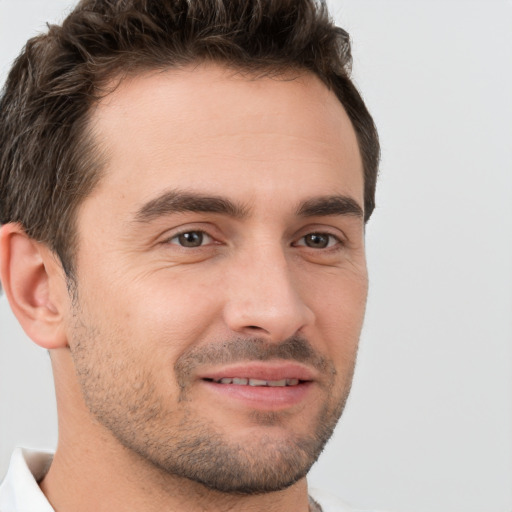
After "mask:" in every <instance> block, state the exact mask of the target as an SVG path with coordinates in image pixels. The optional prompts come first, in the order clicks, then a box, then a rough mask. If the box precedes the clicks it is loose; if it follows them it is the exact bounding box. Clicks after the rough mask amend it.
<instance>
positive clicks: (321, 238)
mask: <svg viewBox="0 0 512 512" xmlns="http://www.w3.org/2000/svg"><path fill="white" fill-rule="evenodd" d="M339 243H340V240H339V239H338V238H337V237H335V236H334V235H330V234H329V233H309V234H308V235H306V236H303V237H302V238H301V239H300V240H299V242H298V243H297V245H302V246H305V247H309V248H311V249H328V248H330V247H333V246H334V245H336V244H339Z"/></svg>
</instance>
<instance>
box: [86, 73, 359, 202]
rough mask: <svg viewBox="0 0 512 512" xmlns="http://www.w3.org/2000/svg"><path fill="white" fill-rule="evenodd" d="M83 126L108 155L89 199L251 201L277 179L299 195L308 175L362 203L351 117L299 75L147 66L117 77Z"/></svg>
mask: <svg viewBox="0 0 512 512" xmlns="http://www.w3.org/2000/svg"><path fill="white" fill-rule="evenodd" d="M92 126H93V131H94V134H95V137H96V140H97V141H98V142H99V144H100V146H102V147H103V148H104V149H105V150H106V151H105V152H106V155H107V164H106V168H105V174H104V178H103V179H102V181H101V182H100V185H99V186H98V189H97V190H96V191H95V192H93V194H92V195H93V196H94V195H95V194H96V195H98V194H100V195H101V194H102V193H117V194H119V193H120V191H123V195H124V198H125V199H127V198H128V197H130V198H131V200H132V202H136V201H139V200H140V201H143V200H147V199H149V198H151V196H152V195H154V194H156V193H157V192H159V191H161V190H162V189H164V188H187V189H192V190H196V189H197V190H198V191H199V192H203V191H204V190H203V189H204V188H208V190H207V192H211V193H217V194H224V193H225V192H226V190H227V191H229V190H230V189H231V192H232V193H235V194H236V193H239V194H240V196H241V199H244V200H246V199H247V196H253V197H254V198H255V200H256V199H257V198H256V196H257V194H258V192H261V193H266V192H268V189H269V188H270V189H272V190H274V189H275V187H276V186H280V185H279V183H281V184H282V185H283V186H284V185H285V184H288V187H289V186H290V184H292V183H293V184H294V190H295V189H296V190H297V191H298V192H300V185H301V183H302V184H303V186H304V188H306V189H307V188H308V187H311V186H313V185H314V179H315V177H316V178H317V179H316V181H317V182H318V183H319V184H322V183H323V188H328V186H329V180H331V181H332V183H331V184H330V186H335V182H336V181H339V182H340V184H341V185H340V186H342V188H345V190H340V191H334V192H343V193H347V192H348V193H351V195H353V196H354V197H355V198H356V199H360V200H361V203H362V193H363V181H362V180H363V174H362V163H361V158H360V154H359V149H358V144H357V140H356V136H355V132H354V130H353V128H352V125H351V123H350V120H349V118H348V116H347V114H346V113H345V111H344V109H343V107H342V105H341V103H340V102H339V100H338V99H337V98H336V96H335V95H334V93H333V92H332V91H330V90H329V89H328V88H327V87H326V86H325V85H324V84H323V83H322V82H321V81H320V79H318V78H317V77H316V76H314V75H312V74H310V73H307V72H304V73H302V74H298V73H294V74H288V75H281V76H278V77H269V76H267V77H248V76H246V75H243V74H241V73H237V72H236V71H233V70H232V69H228V68H226V67H224V66H220V65H217V64H212V63H209V64H200V65H196V66H193V67H192V66H190V67H185V68H182V69H172V70H167V71H158V72H148V73H145V74H142V75H139V76H136V77H132V78H128V79H124V80H122V81H121V82H120V84H119V85H118V87H116V88H115V90H114V92H112V93H111V94H109V95H108V96H107V97H105V98H104V99H103V100H102V101H101V102H100V104H99V105H98V106H97V108H96V109H95V111H94V112H93V115H92ZM233 181H238V182H239V187H238V188H237V189H236V190H235V189H233V187H232V184H233ZM277 182H279V183H277ZM303 182H304V183H303ZM289 188H290V187H289ZM319 192H321V193H325V192H327V191H326V190H323V191H319ZM244 193H246V197H245V198H244V197H242V196H243V195H244ZM311 193H312V194H314V193H315V191H314V190H312V191H311Z"/></svg>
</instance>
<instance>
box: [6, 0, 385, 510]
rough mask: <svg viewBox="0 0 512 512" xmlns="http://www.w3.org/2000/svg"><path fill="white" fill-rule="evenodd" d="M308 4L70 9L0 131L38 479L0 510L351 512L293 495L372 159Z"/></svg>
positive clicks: (112, 4) (346, 363)
mask: <svg viewBox="0 0 512 512" xmlns="http://www.w3.org/2000/svg"><path fill="white" fill-rule="evenodd" d="M349 66H350V46H349V42H348V35H347V34H346V33H345V32H344V31H343V30H341V29H339V28H336V27H335V26H334V25H333V24H332V22H331V20H330V18H329V16H328V13H327V11H326V8H325V6H324V4H322V3H317V2H314V1H313V0H294V1H289V0H259V1H256V0H254V1H251V2H247V1H241V2H234V1H232V0H224V1H222V0H217V1H215V2H214V1H212V0H189V1H188V2H187V1H179V0H166V1H161V2H148V1H146V0H125V1H113V0H84V1H82V2H81V3H80V4H79V5H78V7H77V8H76V9H75V10H74V11H73V12H72V13H71V14H70V15H69V16H68V18H67V19H66V20H65V21H64V23H63V25H62V26H61V27H60V26H59V27H58V26H52V27H50V29H49V31H48V34H45V35H41V36H39V37H37V38H35V39H33V40H31V41H29V42H28V44H27V47H26V48H25V50H24V51H23V53H22V54H21V56H20V57H19V58H18V60H17V61H16V63H15V64H14V66H13V69H12V70H11V73H10V75H9V78H8V80H7V84H6V87H5V90H4V93H3V96H2V99H1V114H0V116H1V117H0V146H1V147H2V153H1V156H0V190H1V192H0V193H1V196H0V222H1V223H2V225H3V227H2V230H1V236H0V251H1V252H0V255H1V279H2V283H3V286H4V288H5V292H6V294H7V297H8V299H9V301H10V304H11V307H12V309H13V311H14V313H15V315H16V316H17V318H18V320H19V321H20V323H21V325H22V326H23V328H24V330H25V332H26V333H27V334H28V335H29V336H30V337H31V339H32V340H33V341H34V342H35V343H37V344H38V345H40V346H41V347H44V348H46V349H48V350H49V352H50V355H51V360H52V366H53V371H54V377H55V386H56V394H57V404H58V412H59V444H58V448H57V451H56V453H55V456H54V457H53V459H52V458H48V457H45V456H43V455H42V454H37V453H31V452H24V453H23V452H21V451H19V452H16V453H15V454H14V455H13V460H12V462H11V468H10V470H9V473H8V475H7V477H6V479H5V481H4V483H3V484H2V487H1V488H0V510H2V512H4V511H11V510H37V511H43V510H45V511H48V510H56V511H59V512H61V511H64V512H65V511H68V510H73V511H77V512H81V511H86V510H94V511H103V510H105V511H107V510H108V511H111V510H116V511H125V510H140V511H153V510H180V511H190V512H193V511H194V512H195V511H199V510H201V511H203V510H204V511H226V510H251V511H260V510H261V511H263V510H265V511H273V510H275V511H280V512H292V511H293V512H306V511H308V510H310V511H315V510H324V512H328V511H330V510H333V511H334V510H348V509H347V508H346V507H345V506H344V505H342V504H338V505H333V503H331V502H329V501H328V500H327V501H322V500H321V499H320V498H319V497H317V498H318V500H315V496H312V497H309V495H308V488H307V483H306V474H307V472H308V470H309V468H310V467H311V465H312V464H313V462H314V461H315V460H316V459H317V457H318V456H319V454H320V452H321V451H322V449H323V447H324V445H325V443H326V442H327V440H328V439H329V437H330V435H331V433H332V431H333V429H334V426H335V424H336V422H337V420H338V418H339V416H340V414H341V412H342V410H343V406H344V403H345V400H346V398H347V396H348V393H349V389H350V383H351V379H352V374H353V369H354V363H355V357H356V352H357V344H358V338H359V334H360V330H361V325H362V321H363V316H364V309H365V302H366V294H367V272H366V264H365V251H364V226H365V222H366V221H367V220H368V219H369V217H370V215H371V213H372V210H373V207H374V192H375V181H376V174H377V164H378V154H379V148H378V139H377V134H376V131H375V128H374V126H373V122H372V119H371V117H370V115H369V113H368V112H367V110H366V107H365V106H364V103H363V102H362V100H361V98H360V96H359V94H358V92H357V91H356V89H355V88H354V86H353V84H352V83H351V81H350V79H349Z"/></svg>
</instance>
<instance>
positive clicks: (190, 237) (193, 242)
mask: <svg viewBox="0 0 512 512" xmlns="http://www.w3.org/2000/svg"><path fill="white" fill-rule="evenodd" d="M178 239H179V241H180V244H181V245H182V246H183V247H199V246H200V245H201V244H202V243H203V234H202V233H199V232H197V231H191V232H190V233H183V234H182V235H180V236H179V238H178Z"/></svg>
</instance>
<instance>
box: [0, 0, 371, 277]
mask: <svg viewBox="0 0 512 512" xmlns="http://www.w3.org/2000/svg"><path fill="white" fill-rule="evenodd" d="M201 60H213V61H218V62H222V63H225V64H226V65H228V66H230V67H233V68H235V69H240V70H244V71H248V72H257V73H276V72H277V73H279V72H281V71H287V70H290V69H292V70H293V69H296V70H299V71H303V70H306V71H310V72H313V73H314V74H316V75H317V76H318V77H320V78H321V80H322V81H323V82H324V83H325V84H326V85H327V86H328V87H329V88H331V89H332V90H333V91H334V92H335V94H336V95H337V97H338V99H339V100H340V102H341V103H342V104H343V106H344V108H345V110H346V112H347V114H348V116H349V118H350V119H351V122H352V124H353V127H354V129H355V132H356V135H357V139H358V142H359V147H360V151H361V156H362V161H363V166H364V184H365V185H364V187H365V190H364V210H365V220H368V218H369V217H370V215H371V213H372V211H373V209H374V206H375V183H376V178H377V168H378V161H379V141H378V136H377V132H376V129H375V126H374V123H373V120H372V118H371V116H370V114H369V113H368V110H367V108H366V106H365V104H364V102H363V100H362V98H361V96H360V95H359V93H358V92H357V90H356V88H355V86H354V85H353V83H352V81H351V80H350V68H351V50H350V41H349V36H348V34H347V32H345V31H344V30H343V29H341V28H339V27H336V26H335V25H334V23H333V21H332V20H331V18H330V16H329V13H328V11H327V7H326V5H325V1H324V0H318V1H316V0H158V1H156V0H82V1H81V2H80V3H79V4H78V6H77V7H76V8H75V9H74V10H73V11H72V12H71V14H69V16H68V17H67V18H66V19H65V21H64V22H63V24H62V26H57V25H52V26H49V29H48V31H47V33H45V34H41V35H39V36H37V37H35V38H33V39H30V40H29V41H28V42H27V44H26V46H25V48H24V50H23V51H22V53H21V55H20V56H19V57H18V58H17V60H16V61H15V63H14V65H13V67H12V69H11V71H10V73H9V76H8V79H7V82H6V84H5V87H4V89H3V92H2V96H1V98H0V152H1V153H0V223H1V224H5V223H8V222H19V223H20V224H21V225H22V226H23V228H24V229H25V231H26V233H27V234H28V235H29V236H30V237H32V238H34V239H36V240H39V241H41V242H44V243H46V244H47V245H48V246H49V247H50V248H51V249H52V250H53V251H54V252H55V253H56V254H57V255H58V256H59V258H60V260H61V262H62V265H63V268H64V270H65V271H66V274H67V275H68V277H69V276H71V275H72V274H73V254H74V250H75V246H76V230H75V226H74V222H75V216H76V210H77V207H78V205H79V204H80V203H81V201H82V200H83V199H84V198H85V197H86V196H87V195H88V194H89V193H90V192H91V190H92V189H93V188H94V186H95V185H96V184H97V182H98V181H99V179H100V175H101V168H102V165H101V161H100V159H99V158H98V154H99V151H98V148H97V145H96V144H95V141H94V137H93V136H92V135H91V133H90V132H89V130H88V126H89V114H90V112H91V107H92V106H93V105H94V104H95V102H97V101H98V100H99V98H100V97H101V96H102V94H105V89H104V87H105V85H106V84H107V83H108V82H109V81H111V80H112V79H113V78H117V77H120V78H121V79H122V77H123V76H125V75H128V74H133V73H137V72H141V71H144V70H149V69H167V68H172V67H177V66H182V65H186V64H188V63H191V62H194V61H201Z"/></svg>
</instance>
